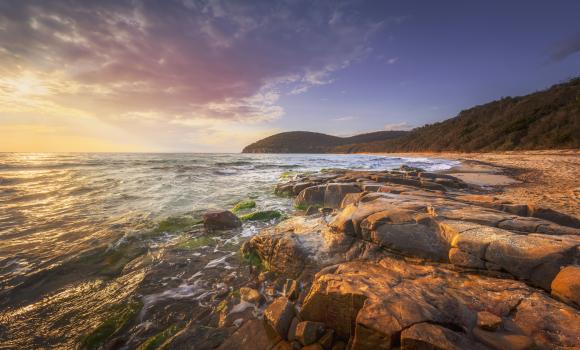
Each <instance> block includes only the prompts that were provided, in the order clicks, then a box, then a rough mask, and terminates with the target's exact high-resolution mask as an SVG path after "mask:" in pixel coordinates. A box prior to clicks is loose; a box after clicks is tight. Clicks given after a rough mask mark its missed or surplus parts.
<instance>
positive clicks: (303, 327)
mask: <svg viewBox="0 0 580 350" xmlns="http://www.w3.org/2000/svg"><path fill="white" fill-rule="evenodd" d="M324 329H325V326H324V323H321V322H311V321H302V322H300V323H298V325H297V326H296V339H297V340H298V341H299V342H300V343H301V344H302V345H310V344H312V343H315V342H316V341H317V340H318V339H320V337H322V335H323V334H324Z"/></svg>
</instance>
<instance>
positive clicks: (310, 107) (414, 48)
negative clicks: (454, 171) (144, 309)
mask: <svg viewBox="0 0 580 350" xmlns="http://www.w3.org/2000/svg"><path fill="white" fill-rule="evenodd" d="M475 3H476V2H475V1H463V0H461V1H460V0H457V1H271V0H266V1H212V0H208V1H195V0H158V1H153V0H141V1H139V0H127V1H122V0H109V1H80V0H79V1H70V0H69V1H64V0H63V1H59V0H51V1H41V0H38V1H26V0H3V1H0V151H118V152H121V151H143V152H149V151H151V152H173V151H177V152H239V151H240V150H241V148H242V147H243V146H244V145H246V144H248V143H250V142H253V141H255V140H257V139H259V138H262V137H264V136H268V135H271V134H273V133H276V132H280V131H288V130H310V131H320V132H325V133H330V134H335V135H351V134H355V133H359V132H365V131H376V130H385V129H409V128H413V127H416V126H420V125H422V124H425V123H431V122H434V121H439V120H443V119H446V118H449V117H453V116H455V115H456V114H457V113H458V112H459V111H460V110H462V109H464V108H468V107H471V106H473V105H477V104H481V103H485V102H488V101H491V100H493V99H496V98H499V97H502V96H508V95H521V94H526V93H530V92H533V91H536V90H540V89H544V88H546V87H548V86H550V85H551V84H554V83H557V82H561V81H563V80H566V79H568V78H571V77H573V76H578V75H580V20H579V16H580V15H579V14H580V1H578V0H561V1H547V0H546V1H529V0H526V1H523V0H522V1H505V0H503V1H479V2H478V4H477V5H474V4H475Z"/></svg>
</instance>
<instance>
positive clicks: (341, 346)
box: [332, 340, 346, 350]
mask: <svg viewBox="0 0 580 350" xmlns="http://www.w3.org/2000/svg"><path fill="white" fill-rule="evenodd" d="M345 349H346V344H345V343H344V342H343V341H340V340H339V341H337V342H336V343H334V345H332V350H345Z"/></svg>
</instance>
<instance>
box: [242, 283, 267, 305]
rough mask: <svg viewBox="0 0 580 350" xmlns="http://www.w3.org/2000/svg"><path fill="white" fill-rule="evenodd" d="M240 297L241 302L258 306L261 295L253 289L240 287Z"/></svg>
mask: <svg viewBox="0 0 580 350" xmlns="http://www.w3.org/2000/svg"><path fill="white" fill-rule="evenodd" d="M240 297H241V299H242V300H243V301H247V302H249V303H253V304H259V303H260V301H261V300H262V295H261V294H260V292H258V291H257V290H255V289H253V288H248V287H242V288H240Z"/></svg>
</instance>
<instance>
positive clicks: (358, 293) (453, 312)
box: [300, 231, 580, 349]
mask: <svg viewBox="0 0 580 350" xmlns="http://www.w3.org/2000/svg"><path fill="white" fill-rule="evenodd" d="M466 232H469V231H466ZM480 311H488V312H491V313H493V314H495V315H498V316H499V315H501V317H502V318H503V319H504V323H506V322H508V323H510V324H513V325H514V326H513V327H504V330H503V331H502V333H501V334H499V333H497V332H495V333H491V334H495V335H488V334H487V333H490V332H486V331H483V330H481V329H479V328H477V327H476V328H473V326H475V323H476V320H477V313H478V312H480ZM300 314H301V316H302V317H303V319H307V320H311V321H316V322H323V323H325V324H326V326H327V327H329V328H332V329H334V330H335V331H336V334H337V336H339V337H340V338H341V339H349V338H351V337H352V338H351V340H352V348H355V349H382V348H390V347H392V346H394V345H395V344H396V343H397V342H398V339H397V335H398V334H400V332H402V331H403V330H405V329H407V328H409V327H411V326H413V325H416V324H419V323H431V324H440V325H447V327H453V328H452V330H455V329H456V328H457V329H462V330H464V331H465V332H466V334H465V336H466V337H467V338H470V339H473V336H474V335H475V330H480V331H482V332H486V333H481V334H480V335H481V336H480V337H479V338H478V339H480V340H479V341H481V342H484V343H485V344H504V345H505V344H513V345H514V347H515V348H519V346H520V345H526V346H527V345H529V344H534V343H535V344H537V345H538V346H539V347H555V348H557V347H565V346H568V347H569V346H573V344H575V342H577V339H578V336H579V333H580V330H578V327H574V326H573V325H574V323H575V322H580V313H578V311H577V310H575V309H574V308H572V307H569V306H567V305H565V304H562V303H560V302H557V301H555V300H553V299H551V298H550V297H548V296H546V295H545V294H542V293H538V292H536V291H535V290H534V289H533V288H530V287H528V286H527V285H526V284H525V283H523V282H520V281H515V280H509V279H501V278H492V277H486V276H482V275H470V274H468V273H465V272H462V273H460V272H455V271H451V270H448V269H446V268H443V267H437V266H430V265H421V264H412V263H409V262H405V261H403V260H399V259H394V258H391V257H385V258H383V259H381V260H380V262H379V263H370V262H349V263H344V264H341V265H339V266H338V267H336V268H335V269H334V271H332V270H329V272H328V273H326V274H319V275H317V277H316V279H315V280H314V282H313V284H312V287H311V289H310V292H309V293H308V295H307V296H306V299H305V300H304V303H303V305H302V309H301V312H300ZM546 315H549V316H546ZM472 332H473V334H472ZM490 346H491V345H490ZM516 346H518V347H516Z"/></svg>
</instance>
